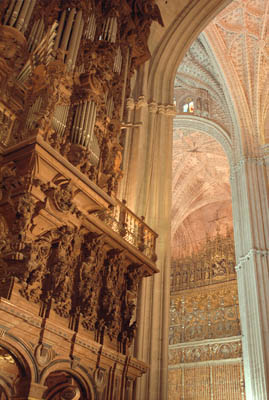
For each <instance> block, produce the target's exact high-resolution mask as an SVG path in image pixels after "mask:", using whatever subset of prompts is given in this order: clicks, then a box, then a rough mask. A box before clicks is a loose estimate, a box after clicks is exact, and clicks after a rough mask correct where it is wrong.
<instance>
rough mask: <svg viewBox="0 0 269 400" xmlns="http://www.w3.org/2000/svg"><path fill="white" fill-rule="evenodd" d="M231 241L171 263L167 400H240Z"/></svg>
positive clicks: (218, 239) (212, 243) (223, 239)
mask: <svg viewBox="0 0 269 400" xmlns="http://www.w3.org/2000/svg"><path fill="white" fill-rule="evenodd" d="M234 266H235V255H234V244H233V235H232V233H231V232H227V234H226V235H225V236H220V235H219V234H218V233H217V235H216V236H215V237H214V238H207V240H206V242H205V243H204V245H202V246H201V247H200V250H199V252H197V253H196V254H191V255H186V256H185V257H184V258H182V259H178V260H173V264H172V274H171V307H170V330H169V400H179V399H180V400H183V399H184V400H196V399H197V400H198V399H199V400H211V399H212V400H213V399H214V400H244V399H245V390H244V372H243V364H242V345H241V331H240V316H239V306H238V293H237V282H236V274H235V269H234Z"/></svg>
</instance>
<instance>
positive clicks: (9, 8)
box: [4, 0, 15, 25]
mask: <svg viewBox="0 0 269 400" xmlns="http://www.w3.org/2000/svg"><path fill="white" fill-rule="evenodd" d="M14 4H15V0H12V1H11V3H10V5H9V7H8V10H7V12H6V16H5V19H4V25H7V23H8V20H9V17H10V15H11V13H12V10H13V8H14Z"/></svg>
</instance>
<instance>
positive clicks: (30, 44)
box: [28, 21, 39, 51]
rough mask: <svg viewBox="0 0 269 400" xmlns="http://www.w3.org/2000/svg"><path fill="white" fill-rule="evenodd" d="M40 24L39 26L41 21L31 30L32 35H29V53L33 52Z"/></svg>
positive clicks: (36, 22)
mask: <svg viewBox="0 0 269 400" xmlns="http://www.w3.org/2000/svg"><path fill="white" fill-rule="evenodd" d="M38 24H39V21H35V23H34V25H33V27H32V29H31V32H30V35H29V40H28V50H29V51H31V50H32V45H33V43H34V39H35V35H36V31H37V28H38Z"/></svg>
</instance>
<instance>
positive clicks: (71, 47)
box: [66, 10, 82, 69]
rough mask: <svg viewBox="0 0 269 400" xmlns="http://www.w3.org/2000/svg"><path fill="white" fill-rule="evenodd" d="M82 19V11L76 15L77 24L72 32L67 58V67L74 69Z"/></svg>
mask: <svg viewBox="0 0 269 400" xmlns="http://www.w3.org/2000/svg"><path fill="white" fill-rule="evenodd" d="M81 19H82V11H81V10H79V12H78V13H77V15H76V18H75V23H74V26H73V30H72V34H71V39H70V42H69V46H68V54H67V56H66V64H67V67H68V68H70V69H72V67H73V64H74V63H75V60H74V59H73V58H74V52H75V47H76V45H79V44H80V37H79V36H78V35H79V30H80V29H79V27H80V23H81Z"/></svg>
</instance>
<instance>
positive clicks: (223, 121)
mask: <svg viewBox="0 0 269 400" xmlns="http://www.w3.org/2000/svg"><path fill="white" fill-rule="evenodd" d="M268 18H269V1H267V0H234V1H233V2H232V3H231V4H230V5H229V6H228V7H227V8H226V9H224V10H223V11H222V12H221V13H220V14H219V15H218V16H217V17H216V18H215V19H214V20H213V21H212V22H211V23H210V24H209V26H208V27H207V28H206V30H205V32H204V33H202V34H201V35H200V36H199V38H198V39H197V40H196V41H195V42H194V43H193V45H192V46H191V48H190V49H189V51H188V53H187V54H186V56H185V58H184V59H183V62H182V63H181V64H180V66H179V68H178V73H177V75H176V79H175V88H176V89H175V93H176V98H177V101H179V102H180V100H181V99H184V97H186V95H188V94H192V93H194V92H195V90H197V89H202V90H204V91H205V90H206V91H207V92H208V94H209V97H210V99H211V104H210V106H211V107H210V108H211V110H210V116H209V118H210V119H212V120H214V121H216V122H217V123H218V124H219V125H220V126H222V127H223V128H224V129H225V130H226V131H227V133H228V135H229V136H230V138H231V140H232V143H233V145H234V146H235V147H236V145H237V144H236V143H237V142H236V141H235V139H234V136H235V134H236V131H237V132H238V131H239V130H240V129H241V132H242V137H243V135H244V132H243V131H244V129H246V127H247V129H251V134H249V131H248V136H249V137H251V138H252V140H251V142H252V143H248V144H247V145H248V146H252V148H254V147H253V146H255V143H256V146H257V145H258V146H259V145H260V144H262V141H263V140H265V141H267V140H268V138H267V139H266V136H269V128H268V126H267V125H269V117H268V113H269V91H268V86H269V85H268V84H269V32H268V31H269V20H268ZM233 110H234V111H233ZM178 111H179V112H181V111H182V110H180V109H179V110H178ZM233 113H234V114H233ZM235 116H236V117H235ZM181 117H182V115H181ZM201 118H203V117H201ZM261 134H262V135H261ZM261 136H262V137H261ZM253 143H254V144H253ZM227 226H228V227H231V226H232V206H231V192H230V184H229V165H228V161H227V157H226V155H225V153H224V151H223V149H222V147H221V145H220V144H219V143H217V142H216V140H215V139H213V138H212V137H210V136H208V135H206V134H205V133H202V132H197V131H195V130H194V129H193V130H190V129H189V130H186V129H181V128H180V123H179V121H177V122H176V124H175V129H174V153H173V205H172V255H173V256H174V257H178V256H180V255H182V254H184V252H185V251H187V252H188V251H193V250H195V249H197V248H198V247H199V243H200V242H201V241H203V240H204V239H205V237H206V235H207V234H208V235H210V236H213V235H215V233H216V231H217V230H221V231H223V232H224V231H225V230H226V227H227Z"/></svg>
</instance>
